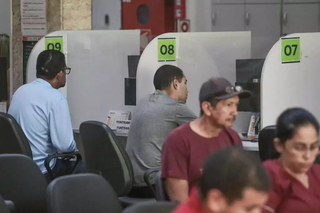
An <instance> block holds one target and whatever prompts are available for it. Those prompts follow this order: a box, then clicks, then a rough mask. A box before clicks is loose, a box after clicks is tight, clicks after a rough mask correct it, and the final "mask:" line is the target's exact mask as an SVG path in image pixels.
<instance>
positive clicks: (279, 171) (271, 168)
mask: <svg viewBox="0 0 320 213" xmlns="http://www.w3.org/2000/svg"><path fill="white" fill-rule="evenodd" d="M263 166H264V168H265V169H266V171H267V172H268V174H269V176H270V178H271V179H272V180H273V182H274V181H275V180H279V179H281V178H280V176H283V174H284V172H283V168H282V167H281V165H280V163H279V162H278V160H277V159H272V160H267V161H265V162H263Z"/></svg>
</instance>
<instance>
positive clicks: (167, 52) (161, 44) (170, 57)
mask: <svg viewBox="0 0 320 213" xmlns="http://www.w3.org/2000/svg"><path fill="white" fill-rule="evenodd" d="M175 60H176V38H158V61H159V62H163V61H175Z"/></svg>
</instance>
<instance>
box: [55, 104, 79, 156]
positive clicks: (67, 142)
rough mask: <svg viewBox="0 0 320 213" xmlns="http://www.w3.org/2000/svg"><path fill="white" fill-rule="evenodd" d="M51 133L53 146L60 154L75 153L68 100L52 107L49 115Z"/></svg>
mask: <svg viewBox="0 0 320 213" xmlns="http://www.w3.org/2000/svg"><path fill="white" fill-rule="evenodd" d="M49 131H50V138H51V142H52V144H53V146H54V147H55V148H56V149H57V151H59V152H63V153H64V152H75V151H76V150H77V147H76V143H75V141H74V138H73V131H72V126H71V119H70V114H69V107H68V103H67V100H66V99H61V100H59V101H58V102H57V103H55V104H54V106H53V107H52V109H51V111H50V114H49Z"/></svg>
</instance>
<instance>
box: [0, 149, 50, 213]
mask: <svg viewBox="0 0 320 213" xmlns="http://www.w3.org/2000/svg"><path fill="white" fill-rule="evenodd" d="M46 189H47V182H46V179H45V178H44V176H43V174H42V173H41V171H40V169H39V167H38V166H37V165H36V163H35V162H34V161H33V160H32V159H31V158H29V157H27V156H25V155H21V154H2V155H0V194H1V195H2V197H3V199H5V200H10V201H12V202H13V203H14V206H15V210H16V212H17V213H34V212H37V213H45V212H46V211H47V209H46Z"/></svg>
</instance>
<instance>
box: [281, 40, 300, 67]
mask: <svg viewBox="0 0 320 213" xmlns="http://www.w3.org/2000/svg"><path fill="white" fill-rule="evenodd" d="M300 57H301V54H300V38H299V37H294V38H282V39H281V62H282V63H283V64H286V63H299V62H300Z"/></svg>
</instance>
